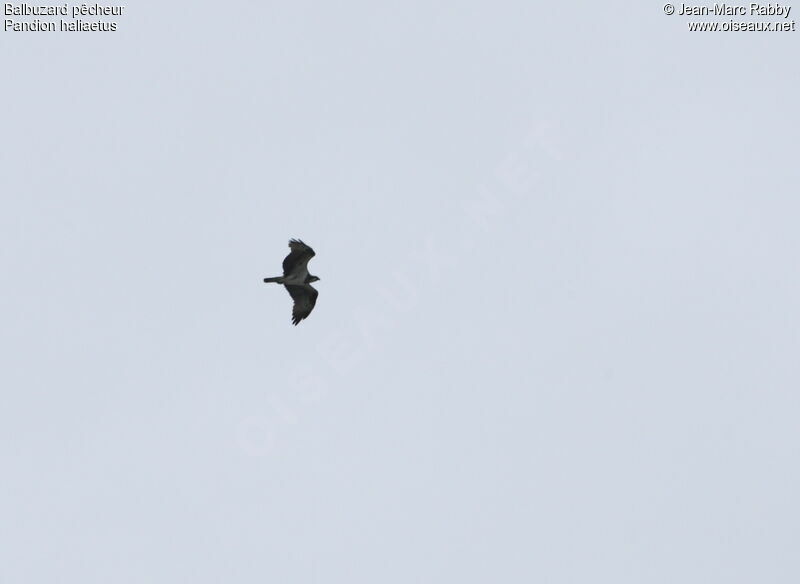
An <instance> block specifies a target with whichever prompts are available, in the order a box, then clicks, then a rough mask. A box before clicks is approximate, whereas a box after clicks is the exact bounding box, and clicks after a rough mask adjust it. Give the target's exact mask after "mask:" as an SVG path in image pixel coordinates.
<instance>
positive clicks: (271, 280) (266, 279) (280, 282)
mask: <svg viewBox="0 0 800 584" xmlns="http://www.w3.org/2000/svg"><path fill="white" fill-rule="evenodd" d="M264 281H265V282H267V283H270V282H277V283H278V284H283V277H281V276H277V277H275V278H264Z"/></svg>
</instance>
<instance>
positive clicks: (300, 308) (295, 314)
mask: <svg viewBox="0 0 800 584" xmlns="http://www.w3.org/2000/svg"><path fill="white" fill-rule="evenodd" d="M312 253H313V252H312ZM284 287H285V288H286V290H288V291H289V296H291V297H292V300H294V308H292V324H297V323H299V322H300V321H301V320H303V319H304V318H306V317H307V316H308V315H309V314H311V311H312V310H314V305H315V304H316V303H317V295H318V294H319V292H317V290H316V289H315V288H314V287H313V286H311V285H310V284H303V285H302V286H295V285H289V284H285V285H284Z"/></svg>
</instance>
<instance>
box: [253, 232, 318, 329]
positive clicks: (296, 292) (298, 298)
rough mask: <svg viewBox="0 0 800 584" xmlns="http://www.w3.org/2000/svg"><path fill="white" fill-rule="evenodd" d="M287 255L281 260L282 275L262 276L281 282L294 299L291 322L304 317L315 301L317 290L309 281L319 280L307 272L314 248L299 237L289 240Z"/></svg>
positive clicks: (268, 279)
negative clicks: (273, 276)
mask: <svg viewBox="0 0 800 584" xmlns="http://www.w3.org/2000/svg"><path fill="white" fill-rule="evenodd" d="M289 249H290V250H292V251H290V252H289V255H287V256H286V258H285V259H284V260H283V276H277V277H275V278H264V281H265V282H277V283H278V284H283V285H284V286H285V287H286V290H288V291H289V296H291V297H292V300H294V308H292V324H295V325H296V324H297V323H299V322H300V321H301V320H303V319H304V318H306V317H307V316H308V315H309V314H311V311H312V310H314V305H315V304H316V303H317V294H319V292H317V291H316V290H315V289H314V288H313V287H312V286H311V282H316V281H317V280H319V278H317V277H316V276H312V275H311V274H309V273H308V261H309V260H310V259H311V258H313V257H314V250H313V249H311V248H310V247H308V246H307V245H306V244H305V243H303V242H302V241H300V240H299V239H290V240H289Z"/></svg>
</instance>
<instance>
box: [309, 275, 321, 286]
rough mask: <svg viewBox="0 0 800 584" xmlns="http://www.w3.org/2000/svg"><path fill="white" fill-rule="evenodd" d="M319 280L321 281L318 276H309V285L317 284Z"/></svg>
mask: <svg viewBox="0 0 800 584" xmlns="http://www.w3.org/2000/svg"><path fill="white" fill-rule="evenodd" d="M317 280H319V278H318V277H317V276H309V277H308V283H309V284H310V283H311V282H316V281H317Z"/></svg>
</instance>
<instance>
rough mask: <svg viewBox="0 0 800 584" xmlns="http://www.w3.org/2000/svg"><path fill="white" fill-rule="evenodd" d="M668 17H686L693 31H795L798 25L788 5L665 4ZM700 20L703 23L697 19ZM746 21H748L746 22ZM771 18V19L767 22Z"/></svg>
mask: <svg viewBox="0 0 800 584" xmlns="http://www.w3.org/2000/svg"><path fill="white" fill-rule="evenodd" d="M663 10H664V14H666V15H667V16H684V17H687V21H686V24H687V27H688V29H689V31H691V32H793V31H795V30H797V23H796V22H795V20H794V19H793V18H790V17H791V16H792V7H791V6H789V5H788V4H780V3H767V4H762V3H758V2H750V3H748V4H728V3H714V4H684V3H680V4H672V3H668V4H664V7H663ZM695 17H701V18H703V20H695V19H694V18H695ZM744 19H747V20H744ZM767 19H768V20H767Z"/></svg>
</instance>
